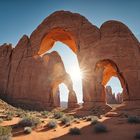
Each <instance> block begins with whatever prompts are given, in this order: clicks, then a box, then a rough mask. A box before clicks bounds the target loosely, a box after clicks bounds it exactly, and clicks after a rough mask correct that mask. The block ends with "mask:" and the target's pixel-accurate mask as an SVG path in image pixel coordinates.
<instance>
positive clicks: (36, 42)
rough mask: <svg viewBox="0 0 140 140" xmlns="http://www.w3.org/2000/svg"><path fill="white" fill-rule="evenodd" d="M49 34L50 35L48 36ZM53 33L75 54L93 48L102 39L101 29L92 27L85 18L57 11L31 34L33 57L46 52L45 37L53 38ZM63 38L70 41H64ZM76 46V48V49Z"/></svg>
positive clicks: (51, 41) (52, 41)
mask: <svg viewBox="0 0 140 140" xmlns="http://www.w3.org/2000/svg"><path fill="white" fill-rule="evenodd" d="M49 33H50V35H48V34H49ZM51 33H52V34H54V33H55V35H56V36H55V37H54V38H56V39H57V40H59V41H62V42H63V43H65V44H68V46H69V45H70V46H69V47H70V48H71V49H72V50H73V51H74V52H76V50H77V53H78V51H80V50H83V49H85V48H90V47H92V45H91V43H94V42H95V41H97V40H98V39H100V31H99V29H98V28H97V27H96V26H94V25H92V24H91V23H90V22H89V21H88V20H87V19H86V18H85V17H83V16H81V15H80V14H77V13H71V12H69V11H57V12H54V13H53V14H51V15H50V16H49V17H47V18H46V19H45V20H44V21H43V22H42V23H41V24H40V25H39V26H38V27H37V28H36V30H34V32H33V33H32V34H31V37H30V41H31V48H32V51H33V55H36V54H38V53H39V54H41V53H42V52H44V49H43V48H44V47H43V46H44V45H43V44H44V43H46V39H45V38H44V37H45V36H46V35H48V36H49V37H50V36H52V34H51ZM59 33H61V34H59ZM58 34H59V35H58ZM89 35H90V36H89ZM60 36H61V37H60ZM66 36H67V37H66ZM63 37H64V38H65V39H68V40H64V38H63ZM46 38H47V36H46ZM87 40H88V42H87ZM49 42H50V44H49ZM49 42H48V43H47V44H48V46H52V45H53V43H54V40H53V39H52V40H49ZM51 43H52V44H51ZM87 44H88V45H87ZM75 45H76V47H74V46H75ZM76 48H77V49H76ZM41 50H42V52H41ZM46 50H47V48H46ZM79 57H80V56H79Z"/></svg>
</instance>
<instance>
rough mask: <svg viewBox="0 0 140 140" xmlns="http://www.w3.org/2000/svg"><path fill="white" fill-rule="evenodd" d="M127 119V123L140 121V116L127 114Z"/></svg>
mask: <svg viewBox="0 0 140 140" xmlns="http://www.w3.org/2000/svg"><path fill="white" fill-rule="evenodd" d="M127 121H128V122H129V123H140V117H138V116H129V117H128V119H127Z"/></svg>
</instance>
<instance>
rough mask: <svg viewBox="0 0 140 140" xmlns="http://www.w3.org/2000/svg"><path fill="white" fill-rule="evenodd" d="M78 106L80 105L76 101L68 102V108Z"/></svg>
mask: <svg viewBox="0 0 140 140" xmlns="http://www.w3.org/2000/svg"><path fill="white" fill-rule="evenodd" d="M78 107H80V106H79V105H78V104H77V103H74V102H71V103H69V102H68V108H78Z"/></svg>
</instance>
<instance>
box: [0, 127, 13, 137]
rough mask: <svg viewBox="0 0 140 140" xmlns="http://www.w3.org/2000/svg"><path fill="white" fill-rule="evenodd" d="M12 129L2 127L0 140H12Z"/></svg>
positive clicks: (0, 128)
mask: <svg viewBox="0 0 140 140" xmlns="http://www.w3.org/2000/svg"><path fill="white" fill-rule="evenodd" d="M11 131H12V129H11V127H4V126H0V140H11V138H12V134H11Z"/></svg>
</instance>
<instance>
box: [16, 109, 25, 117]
mask: <svg viewBox="0 0 140 140" xmlns="http://www.w3.org/2000/svg"><path fill="white" fill-rule="evenodd" d="M16 116H17V117H20V118H24V117H26V116H27V113H26V112H25V111H22V110H20V111H17V112H16Z"/></svg>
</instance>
